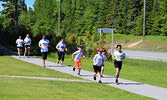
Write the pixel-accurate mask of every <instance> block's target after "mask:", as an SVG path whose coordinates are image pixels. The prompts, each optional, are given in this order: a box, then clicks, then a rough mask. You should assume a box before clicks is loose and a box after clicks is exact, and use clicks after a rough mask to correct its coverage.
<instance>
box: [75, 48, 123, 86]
mask: <svg viewBox="0 0 167 100" xmlns="http://www.w3.org/2000/svg"><path fill="white" fill-rule="evenodd" d="M82 48H83V47H82V46H79V47H78V51H75V52H74V53H73V54H72V61H73V59H74V55H76V56H75V66H73V71H75V69H78V75H80V72H81V57H83V58H84V57H85V56H84V55H83V51H82ZM116 49H117V50H116V51H115V52H114V54H113V60H114V66H115V69H116V76H115V78H116V80H115V82H116V84H118V77H119V74H120V71H121V68H122V59H124V58H125V57H126V55H125V53H124V52H123V51H121V49H122V46H121V45H117V47H116ZM105 54H106V50H105V49H104V48H103V49H99V50H98V53H97V54H96V55H95V56H94V58H93V69H94V75H93V79H94V80H96V75H97V72H98V74H99V75H98V80H99V81H98V82H99V83H102V81H101V77H103V72H104V63H105V61H107V59H106V55H105Z"/></svg>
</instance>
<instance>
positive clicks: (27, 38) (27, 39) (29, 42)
mask: <svg viewBox="0 0 167 100" xmlns="http://www.w3.org/2000/svg"><path fill="white" fill-rule="evenodd" d="M24 43H25V44H24V45H25V52H24V56H26V53H27V52H28V57H29V56H30V47H31V38H30V37H29V34H27V36H26V38H25V39H24Z"/></svg>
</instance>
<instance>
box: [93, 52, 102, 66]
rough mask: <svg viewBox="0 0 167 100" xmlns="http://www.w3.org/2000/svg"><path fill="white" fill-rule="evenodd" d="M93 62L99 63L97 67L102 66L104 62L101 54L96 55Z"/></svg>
mask: <svg viewBox="0 0 167 100" xmlns="http://www.w3.org/2000/svg"><path fill="white" fill-rule="evenodd" d="M93 60H95V63H97V66H101V65H102V62H103V56H102V55H99V54H96V55H95V56H94V58H93ZM95 63H94V65H95Z"/></svg>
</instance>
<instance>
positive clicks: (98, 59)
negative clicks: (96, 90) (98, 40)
mask: <svg viewBox="0 0 167 100" xmlns="http://www.w3.org/2000/svg"><path fill="white" fill-rule="evenodd" d="M103 61H104V59H103V56H102V49H99V50H98V54H96V55H95V56H94V58H93V62H94V64H93V68H94V72H95V73H94V76H93V78H94V80H96V74H97V71H98V73H99V83H102V81H101V66H102V64H103Z"/></svg>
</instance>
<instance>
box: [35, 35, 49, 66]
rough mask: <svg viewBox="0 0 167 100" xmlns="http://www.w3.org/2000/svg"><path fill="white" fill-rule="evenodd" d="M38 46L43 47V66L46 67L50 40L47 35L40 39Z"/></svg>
mask: <svg viewBox="0 0 167 100" xmlns="http://www.w3.org/2000/svg"><path fill="white" fill-rule="evenodd" d="M38 46H39V47H40V48H41V54H42V62H43V67H46V66H45V60H46V59H47V54H48V47H49V40H48V39H46V36H45V35H44V36H43V37H42V39H41V40H40V41H39V43H38Z"/></svg>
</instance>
